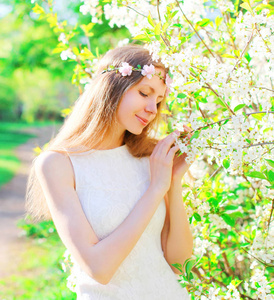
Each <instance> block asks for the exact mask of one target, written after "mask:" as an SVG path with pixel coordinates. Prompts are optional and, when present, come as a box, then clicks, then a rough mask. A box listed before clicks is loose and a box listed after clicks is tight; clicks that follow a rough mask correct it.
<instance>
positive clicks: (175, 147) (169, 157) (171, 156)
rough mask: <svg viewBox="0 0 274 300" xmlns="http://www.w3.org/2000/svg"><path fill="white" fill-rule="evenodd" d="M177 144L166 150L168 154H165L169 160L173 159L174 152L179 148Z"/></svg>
mask: <svg viewBox="0 0 274 300" xmlns="http://www.w3.org/2000/svg"><path fill="white" fill-rule="evenodd" d="M179 149H180V148H179V146H178V145H177V144H176V145H175V146H173V147H171V148H170V150H169V151H168V154H167V159H168V160H169V161H171V160H173V159H174V156H175V154H176V152H177V151H178V150H179Z"/></svg>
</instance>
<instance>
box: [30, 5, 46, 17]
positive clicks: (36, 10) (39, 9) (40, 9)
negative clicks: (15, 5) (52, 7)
mask: <svg viewBox="0 0 274 300" xmlns="http://www.w3.org/2000/svg"><path fill="white" fill-rule="evenodd" d="M32 10H33V12H34V13H36V14H38V15H40V14H43V13H45V11H44V8H43V7H41V6H40V5H38V4H37V3H35V6H34V7H33V9H32Z"/></svg>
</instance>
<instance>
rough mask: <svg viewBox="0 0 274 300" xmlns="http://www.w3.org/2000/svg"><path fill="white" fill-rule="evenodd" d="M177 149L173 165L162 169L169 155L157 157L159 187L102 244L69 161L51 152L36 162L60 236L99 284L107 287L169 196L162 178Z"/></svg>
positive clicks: (138, 204) (152, 187) (141, 201)
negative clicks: (166, 194)
mask: <svg viewBox="0 0 274 300" xmlns="http://www.w3.org/2000/svg"><path fill="white" fill-rule="evenodd" d="M173 142H174V140H172V138H169V139H168V140H166V141H165V143H164V145H163V143H162V144H161V145H163V146H162V148H161V149H165V148H166V149H169V148H170V146H171V144H172V143H173ZM175 150H176V149H174V150H172V151H171V152H172V153H171V154H170V155H169V157H168V159H169V160H170V161H171V162H169V164H167V163H166V162H164V165H163V166H162V167H160V166H159V159H160V158H161V157H162V156H164V157H165V155H166V154H165V152H164V151H163V152H162V153H163V154H161V155H160V156H157V158H156V159H157V164H156V166H157V168H159V169H156V170H155V173H156V174H158V180H157V179H155V182H156V183H157V185H152V184H151V185H150V186H149V188H148V190H147V191H146V192H145V194H144V195H143V196H142V197H141V199H140V200H139V201H138V202H137V204H136V205H135V206H134V208H133V210H132V211H131V212H130V214H129V215H128V216H127V218H126V219H125V220H124V221H123V223H122V224H120V225H119V226H118V227H117V228H116V229H115V230H114V231H113V232H112V233H111V234H110V235H109V236H107V237H106V238H104V239H103V240H101V241H99V240H98V238H97V236H96V234H95V232H94V231H93V229H92V227H91V225H90V224H89V222H88V220H87V219H86V216H85V214H84V212H83V210H82V207H81V204H80V201H79V198H78V196H77V193H76V191H75V190H74V180H73V169H72V166H71V163H70V160H69V158H68V157H66V156H65V155H63V154H60V153H57V152H52V151H48V152H45V153H43V154H41V155H40V156H39V157H38V159H37V160H36V162H35V171H36V174H37V177H38V180H39V182H40V184H41V187H42V190H43V192H44V195H45V197H46V201H47V204H48V207H49V210H50V213H51V216H52V219H53V221H54V223H55V226H56V229H57V231H58V234H59V236H60V238H61V240H62V241H63V243H64V245H65V246H66V248H67V249H68V250H69V252H70V253H71V254H72V256H73V257H74V258H75V259H76V261H77V262H78V263H79V265H80V266H81V268H82V269H83V270H84V271H85V272H86V273H87V274H88V275H89V276H91V277H92V278H94V279H95V280H96V281H98V282H100V283H102V284H107V283H108V282H109V281H110V280H111V278H112V277H113V275H114V273H115V272H116V271H117V269H118V268H119V266H120V265H121V263H122V262H123V260H124V259H125V258H126V257H127V256H128V255H129V253H130V252H131V250H132V249H133V248H134V246H135V245H136V243H137V242H138V240H139V239H140V237H141V235H142V234H143V232H144V231H145V229H146V227H147V225H148V224H149V222H150V220H151V218H152V217H153V215H154V213H155V212H156V210H157V208H158V206H159V203H160V202H161V200H162V199H163V197H164V195H165V193H166V191H164V190H163V189H161V188H159V187H162V186H163V183H162V181H161V180H160V178H161V177H160V176H162V177H163V178H165V176H166V175H165V174H166V173H167V171H166V170H169V169H170V170H171V167H172V159H173V157H172V155H174V154H175ZM153 160H154V159H153ZM161 168H162V169H161ZM170 173H171V172H170ZM169 176H170V175H169ZM163 180H166V179H163Z"/></svg>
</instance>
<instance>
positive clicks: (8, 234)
mask: <svg viewBox="0 0 274 300" xmlns="http://www.w3.org/2000/svg"><path fill="white" fill-rule="evenodd" d="M58 126H59V125H53V126H46V127H39V128H38V127H36V128H30V129H26V130H24V132H27V133H32V134H35V135H36V137H35V138H31V139H29V140H28V142H26V143H25V144H22V145H20V146H19V147H18V148H16V150H15V151H16V155H17V157H18V158H19V159H20V160H21V162H22V164H21V167H20V169H19V170H18V172H17V174H16V175H15V177H13V179H12V180H11V181H10V182H8V183H7V184H6V185H4V186H2V188H1V190H0V232H1V234H0V279H1V278H4V277H7V276H10V275H12V274H15V273H16V271H18V267H19V265H20V261H21V259H22V255H23V253H24V251H25V250H26V249H27V247H28V246H29V245H30V242H29V241H28V239H27V238H26V237H25V236H24V235H23V232H22V231H21V230H20V229H19V228H18V227H17V226H16V224H17V222H18V221H19V220H20V219H23V218H24V216H25V207H24V205H25V192H26V184H27V178H28V174H29V170H30V167H31V162H32V160H33V158H34V153H33V148H35V147H36V146H40V147H42V146H43V145H44V144H45V143H47V142H48V141H49V140H50V139H51V138H52V137H53V136H54V135H55V134H56V132H57V130H58Z"/></svg>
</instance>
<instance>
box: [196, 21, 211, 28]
mask: <svg viewBox="0 0 274 300" xmlns="http://www.w3.org/2000/svg"><path fill="white" fill-rule="evenodd" d="M209 23H211V20H210V19H203V20H201V21H198V22H197V24H198V25H199V26H201V27H205V26H207V25H208V24H209Z"/></svg>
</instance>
